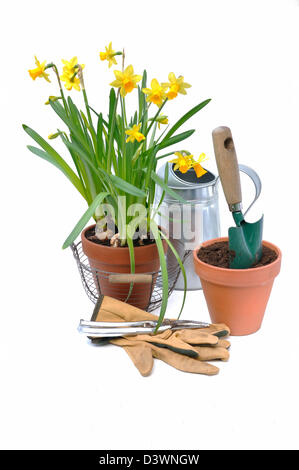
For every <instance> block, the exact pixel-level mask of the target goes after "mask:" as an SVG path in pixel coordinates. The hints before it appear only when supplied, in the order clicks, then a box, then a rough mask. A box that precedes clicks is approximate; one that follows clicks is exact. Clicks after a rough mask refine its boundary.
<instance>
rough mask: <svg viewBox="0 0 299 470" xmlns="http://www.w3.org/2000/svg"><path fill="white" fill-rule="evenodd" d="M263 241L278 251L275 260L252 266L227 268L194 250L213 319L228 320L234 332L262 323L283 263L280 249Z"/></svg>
mask: <svg viewBox="0 0 299 470" xmlns="http://www.w3.org/2000/svg"><path fill="white" fill-rule="evenodd" d="M221 241H228V238H214V239H213V240H208V241H206V242H204V243H202V244H201V246H203V247H205V246H209V245H212V244H213V243H216V242H221ZM263 245H264V246H267V247H269V248H271V249H272V250H274V251H275V252H276V253H277V255H278V256H277V258H276V260H275V261H273V263H270V264H268V265H266V266H261V267H257V268H251V269H225V268H218V267H217V266H212V265H211V264H207V263H204V262H203V261H201V260H199V259H198V256H197V254H198V251H199V250H200V248H201V247H198V248H196V249H195V250H194V251H193V259H194V267H195V271H196V273H197V274H198V276H199V277H200V280H201V284H202V288H203V292H204V296H205V299H206V302H207V305H208V309H209V313H210V317H211V320H212V322H213V323H225V324H226V325H227V326H228V327H229V328H230V331H231V334H232V335H235V336H241V335H249V334H251V333H254V332H255V331H257V330H258V329H259V328H260V327H261V324H262V320H263V317H264V313H265V310H266V306H267V302H268V299H269V296H270V293H271V289H272V285H273V282H274V278H275V277H276V276H277V275H278V273H279V271H280V265H281V251H280V249H279V248H278V247H277V246H275V245H273V244H272V243H269V242H266V241H263Z"/></svg>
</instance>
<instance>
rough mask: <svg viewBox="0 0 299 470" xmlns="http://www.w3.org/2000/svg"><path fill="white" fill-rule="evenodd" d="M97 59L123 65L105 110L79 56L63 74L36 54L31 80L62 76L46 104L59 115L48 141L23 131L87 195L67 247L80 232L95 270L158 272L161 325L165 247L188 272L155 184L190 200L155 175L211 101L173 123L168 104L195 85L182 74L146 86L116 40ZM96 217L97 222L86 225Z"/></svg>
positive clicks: (181, 159)
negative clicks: (130, 105) (59, 145)
mask: <svg viewBox="0 0 299 470" xmlns="http://www.w3.org/2000/svg"><path fill="white" fill-rule="evenodd" d="M99 58H100V60H101V61H107V62H108V65H109V68H110V67H112V66H117V62H118V60H117V59H120V67H117V69H116V70H114V80H112V81H111V83H110V86H111V89H110V93H109V109H108V113H107V115H106V114H104V113H103V112H100V111H98V110H96V109H95V106H94V103H92V105H91V104H90V102H89V99H88V97H87V92H86V89H85V83H84V74H83V70H84V68H85V67H84V65H83V64H80V63H79V61H78V59H77V57H73V58H72V59H71V60H70V61H67V60H62V65H63V67H62V72H59V71H58V67H57V65H56V64H54V63H53V62H49V63H47V62H46V61H45V62H42V63H41V62H39V61H38V59H37V58H35V68H33V69H31V70H29V74H30V76H31V78H32V79H33V80H36V79H40V78H42V79H45V80H46V81H48V82H50V79H52V77H51V75H53V77H54V78H55V80H56V81H57V84H58V94H57V95H51V96H50V97H49V98H48V100H47V102H46V104H47V105H48V106H50V107H51V108H52V109H53V111H54V112H55V113H56V114H57V116H58V117H59V119H60V124H59V125H58V128H57V130H56V131H55V132H54V133H52V134H50V135H49V136H48V139H44V138H43V137H41V136H40V135H39V134H38V133H37V132H36V131H34V130H33V129H32V128H30V127H28V126H27V125H23V128H24V130H25V132H26V133H27V134H28V135H29V136H30V137H31V138H32V139H33V140H34V141H35V142H36V143H37V144H38V146H32V145H28V149H29V150H30V151H31V152H32V153H34V154H35V155H37V156H38V157H41V158H43V159H44V160H47V161H48V162H50V163H52V164H53V165H55V166H56V167H57V168H58V169H59V170H60V171H62V172H63V173H64V175H65V176H66V177H67V178H68V180H69V181H70V182H71V183H72V184H73V186H74V187H75V188H76V189H77V191H79V193H80V194H81V195H82V197H83V198H84V199H85V200H86V204H87V210H86V212H85V213H84V214H83V215H82V217H81V218H80V220H79V221H78V222H77V224H76V225H75V227H74V229H73V230H72V231H71V233H70V234H69V236H68V237H67V238H66V240H65V242H64V244H63V248H67V247H69V246H70V245H71V244H72V243H73V242H74V241H75V240H76V238H77V237H78V236H79V235H80V233H81V232H82V233H81V239H82V246H83V251H84V253H85V254H86V255H87V257H88V258H89V262H90V265H91V267H94V268H96V269H100V270H103V271H107V272H116V273H128V274H130V273H131V274H133V273H148V272H157V271H159V269H161V273H162V284H163V298H162V306H161V311H160V317H159V324H160V322H161V321H162V320H163V317H164V314H165V310H166V306H167V299H168V273H167V268H166V261H165V252H166V250H167V249H170V250H172V251H173V252H174V254H175V256H176V257H177V260H178V263H179V265H180V267H181V269H182V271H183V273H184V267H183V265H182V263H181V260H180V258H179V256H178V255H177V253H176V252H175V249H174V247H173V246H172V244H171V243H170V241H169V240H168V238H167V233H165V232H164V231H163V228H162V227H159V226H158V225H157V224H156V222H155V217H156V214H157V211H158V208H159V205H160V204H161V202H162V201H160V203H159V204H158V205H154V197H155V188H156V185H159V186H161V187H162V189H163V194H165V192H167V193H170V194H171V195H172V196H173V197H174V198H175V199H179V200H181V202H185V201H184V200H183V199H181V198H180V197H178V196H177V195H176V193H175V192H173V191H172V190H171V189H170V188H168V185H167V172H165V178H164V180H163V179H162V178H160V177H159V176H158V175H157V174H156V167H157V163H158V161H159V160H160V159H162V158H166V157H169V156H170V155H173V153H174V152H173V151H168V152H167V151H165V149H167V148H168V147H170V146H172V145H174V144H178V143H179V142H181V141H183V140H185V139H187V138H188V137H189V136H191V135H192V134H193V133H194V129H191V130H185V131H184V132H179V129H180V127H181V126H182V125H183V124H184V123H185V122H186V121H188V119H190V118H191V117H192V116H194V115H195V114H196V113H197V112H198V111H200V110H201V109H202V108H204V107H205V106H206V105H207V104H208V103H209V101H210V100H209V99H207V100H205V101H203V102H201V103H200V104H198V105H196V106H195V107H193V108H192V109H191V110H190V111H188V112H187V113H186V114H184V115H183V116H182V117H181V118H180V119H179V120H178V121H177V122H176V123H175V124H174V125H172V126H170V125H169V124H168V122H169V117H168V116H167V115H166V114H165V107H166V105H167V102H168V101H170V100H174V99H177V97H179V96H180V95H185V94H186V90H187V89H188V88H190V86H191V85H189V84H188V83H186V82H185V81H184V77H183V76H176V75H175V74H174V73H170V74H169V76H168V81H167V82H162V83H160V82H159V81H158V80H157V79H156V78H153V79H152V80H151V82H150V86H149V85H148V84H147V72H146V71H144V72H143V74H142V75H139V74H136V73H135V72H134V68H133V66H132V65H127V66H126V65H125V53H124V51H114V50H113V49H112V44H111V43H110V44H109V46H107V47H106V48H105V51H103V52H100V53H99ZM65 89H66V90H67V91H72V90H73V89H74V90H77V91H78V92H82V94H83V100H84V107H85V109H84V110H80V109H78V107H77V106H76V104H75V103H74V101H73V99H72V98H71V96H66V93H65ZM135 93H136V97H137V107H136V110H135V112H134V113H133V115H132V116H130V117H129V116H128V113H127V110H126V104H127V103H126V102H127V99H128V98H131V95H133V94H135ZM53 139H61V140H62V142H63V144H64V145H65V148H66V151H67V154H68V157H69V160H70V164H69V163H68V162H67V159H65V158H63V157H62V156H61V155H60V154H59V153H58V152H57V151H56V150H55V149H54V147H53V146H52V145H51V144H50V142H49V140H50V141H52V140H53ZM175 157H176V158H175V159H174V161H175V163H174V164H175V165H177V168H180V170H181V171H187V169H189V168H191V167H193V168H194V169H195V171H196V173H197V175H198V176H199V177H200V175H201V174H203V173H204V172H205V170H203V169H202V167H201V165H200V161H201V159H199V160H197V161H196V159H194V158H193V156H192V155H190V154H189V152H186V151H184V152H181V153H180V152H179V153H175ZM201 158H202V157H201ZM162 198H163V195H162ZM91 218H93V219H94V224H93V225H92V226H89V227H87V228H86V225H87V223H88V222H89V220H90V219H91ZM102 287H103V286H102ZM130 288H131V289H132V286H131V287H130ZM128 302H130V298H129V299H128ZM183 302H184V301H183ZM138 306H140V305H138Z"/></svg>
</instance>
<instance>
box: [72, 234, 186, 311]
mask: <svg viewBox="0 0 299 470" xmlns="http://www.w3.org/2000/svg"><path fill="white" fill-rule="evenodd" d="M71 249H72V252H73V255H74V258H75V260H76V262H77V266H78V270H79V273H80V277H81V281H82V284H83V287H84V289H85V292H86V294H87V296H88V297H89V299H90V300H91V301H92V302H93V303H96V302H97V300H98V298H99V296H100V295H102V294H103V295H109V296H110V297H113V298H117V299H118V300H122V301H123V302H128V303H130V304H132V305H134V306H136V307H139V308H142V309H144V310H147V311H148V312H152V311H153V310H155V309H157V308H159V307H160V306H161V303H162V274H161V271H157V272H151V273H144V274H137V275H136V274H124V273H112V272H105V271H100V270H98V269H96V268H93V267H91V266H90V263H89V260H88V258H87V256H86V255H85V254H84V252H83V249H82V243H81V241H79V242H78V243H77V244H75V243H73V244H72V245H71ZM189 255H190V252H188V251H187V252H186V253H185V255H184V258H183V260H182V261H183V262H184V261H185V260H186V258H187V257H188V256H189ZM180 272H181V269H180V266H179V264H178V263H176V264H173V265H172V266H171V267H169V266H168V297H169V296H170V295H171V293H172V292H173V290H174V288H175V284H176V281H177V279H178V277H179V275H180Z"/></svg>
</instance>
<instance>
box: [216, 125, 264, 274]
mask: <svg viewBox="0 0 299 470" xmlns="http://www.w3.org/2000/svg"><path fill="white" fill-rule="evenodd" d="M212 136H213V144H214V151H215V157H216V162H217V167H218V172H219V176H220V180H221V184H222V187H223V191H224V195H225V198H226V202H227V203H228V207H229V210H230V211H231V212H232V215H233V218H234V221H235V223H236V227H230V228H229V230H228V238H229V250H230V252H231V259H230V268H232V269H247V268H251V267H252V266H253V265H254V264H256V263H257V262H258V261H259V260H260V259H261V256H262V236H263V216H262V217H261V218H260V219H259V220H258V221H257V222H254V223H249V222H246V221H245V219H244V215H243V213H242V193H241V183H240V174H239V166H238V161H237V155H236V151H235V146H234V141H233V138H232V134H231V131H230V129H229V128H228V127H224V126H222V127H217V128H216V129H214V130H213V133H212Z"/></svg>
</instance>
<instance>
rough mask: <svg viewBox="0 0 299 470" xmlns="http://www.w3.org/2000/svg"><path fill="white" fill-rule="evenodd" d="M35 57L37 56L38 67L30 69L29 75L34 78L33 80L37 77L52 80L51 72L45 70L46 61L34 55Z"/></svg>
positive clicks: (36, 63)
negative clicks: (50, 77) (50, 78)
mask: <svg viewBox="0 0 299 470" xmlns="http://www.w3.org/2000/svg"><path fill="white" fill-rule="evenodd" d="M34 58H35V65H36V68H35V69H31V70H28V72H29V75H30V77H31V78H32V80H35V79H36V78H37V77H42V78H44V79H45V80H47V82H51V80H49V74H48V73H46V72H45V68H46V61H44V62H42V63H40V61H39V60H37V58H36V56H34Z"/></svg>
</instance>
